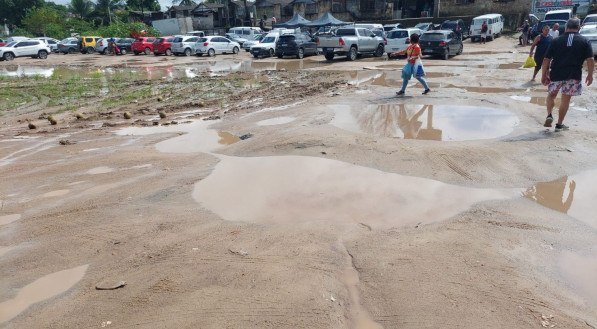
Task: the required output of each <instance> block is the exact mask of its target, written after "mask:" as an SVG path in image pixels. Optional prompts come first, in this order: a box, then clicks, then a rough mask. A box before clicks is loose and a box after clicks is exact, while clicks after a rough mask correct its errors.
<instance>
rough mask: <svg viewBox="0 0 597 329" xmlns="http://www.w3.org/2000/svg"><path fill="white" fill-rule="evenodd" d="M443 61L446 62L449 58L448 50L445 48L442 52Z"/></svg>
mask: <svg viewBox="0 0 597 329" xmlns="http://www.w3.org/2000/svg"><path fill="white" fill-rule="evenodd" d="M443 58H444V60H448V59H449V58H450V48H446V50H445V51H444V57H443Z"/></svg>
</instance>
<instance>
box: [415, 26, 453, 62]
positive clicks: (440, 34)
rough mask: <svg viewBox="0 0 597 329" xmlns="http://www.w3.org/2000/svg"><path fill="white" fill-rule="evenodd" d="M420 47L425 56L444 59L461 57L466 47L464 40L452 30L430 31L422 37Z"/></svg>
mask: <svg viewBox="0 0 597 329" xmlns="http://www.w3.org/2000/svg"><path fill="white" fill-rule="evenodd" d="M419 45H420V46H421V51H422V53H423V55H437V56H441V57H442V58H443V59H448V58H450V55H460V54H462V50H463V49H464V46H463V45H462V39H460V38H459V37H457V36H456V35H455V33H454V32H452V31H450V30H439V31H428V32H425V33H423V34H422V35H421V38H420V39H419Z"/></svg>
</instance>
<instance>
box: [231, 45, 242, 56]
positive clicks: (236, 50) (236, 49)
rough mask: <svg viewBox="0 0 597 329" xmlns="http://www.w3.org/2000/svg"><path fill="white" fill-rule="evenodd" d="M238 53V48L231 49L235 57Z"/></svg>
mask: <svg viewBox="0 0 597 329" xmlns="http://www.w3.org/2000/svg"><path fill="white" fill-rule="evenodd" d="M239 51H240V49H238V47H236V46H235V47H234V48H232V53H233V54H235V55H236V54H238V52H239Z"/></svg>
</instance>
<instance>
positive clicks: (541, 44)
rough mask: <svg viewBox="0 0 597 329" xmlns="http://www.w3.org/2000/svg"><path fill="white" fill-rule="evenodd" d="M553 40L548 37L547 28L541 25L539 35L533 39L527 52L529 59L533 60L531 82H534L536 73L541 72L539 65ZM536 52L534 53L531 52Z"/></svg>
mask: <svg viewBox="0 0 597 329" xmlns="http://www.w3.org/2000/svg"><path fill="white" fill-rule="evenodd" d="M551 40H553V38H552V37H551V35H549V26H548V25H543V28H542V29H541V34H539V35H538V36H536V37H535V40H534V41H533V44H532V45H531V51H529V57H533V59H535V63H536V65H535V72H534V73H533V78H532V79H531V81H535V77H537V73H539V71H541V65H542V64H543V58H544V57H545V53H546V52H547V48H549V44H550V43H551ZM535 49H536V50H537V51H536V52H534V55H533V50H535Z"/></svg>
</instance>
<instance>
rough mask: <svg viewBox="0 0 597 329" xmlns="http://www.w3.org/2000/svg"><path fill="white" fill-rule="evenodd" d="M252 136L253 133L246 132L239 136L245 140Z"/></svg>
mask: <svg viewBox="0 0 597 329" xmlns="http://www.w3.org/2000/svg"><path fill="white" fill-rule="evenodd" d="M251 137H253V134H251V133H248V134H244V135H242V136H240V137H238V138H240V140H241V141H244V140H245V139H249V138H251Z"/></svg>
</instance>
